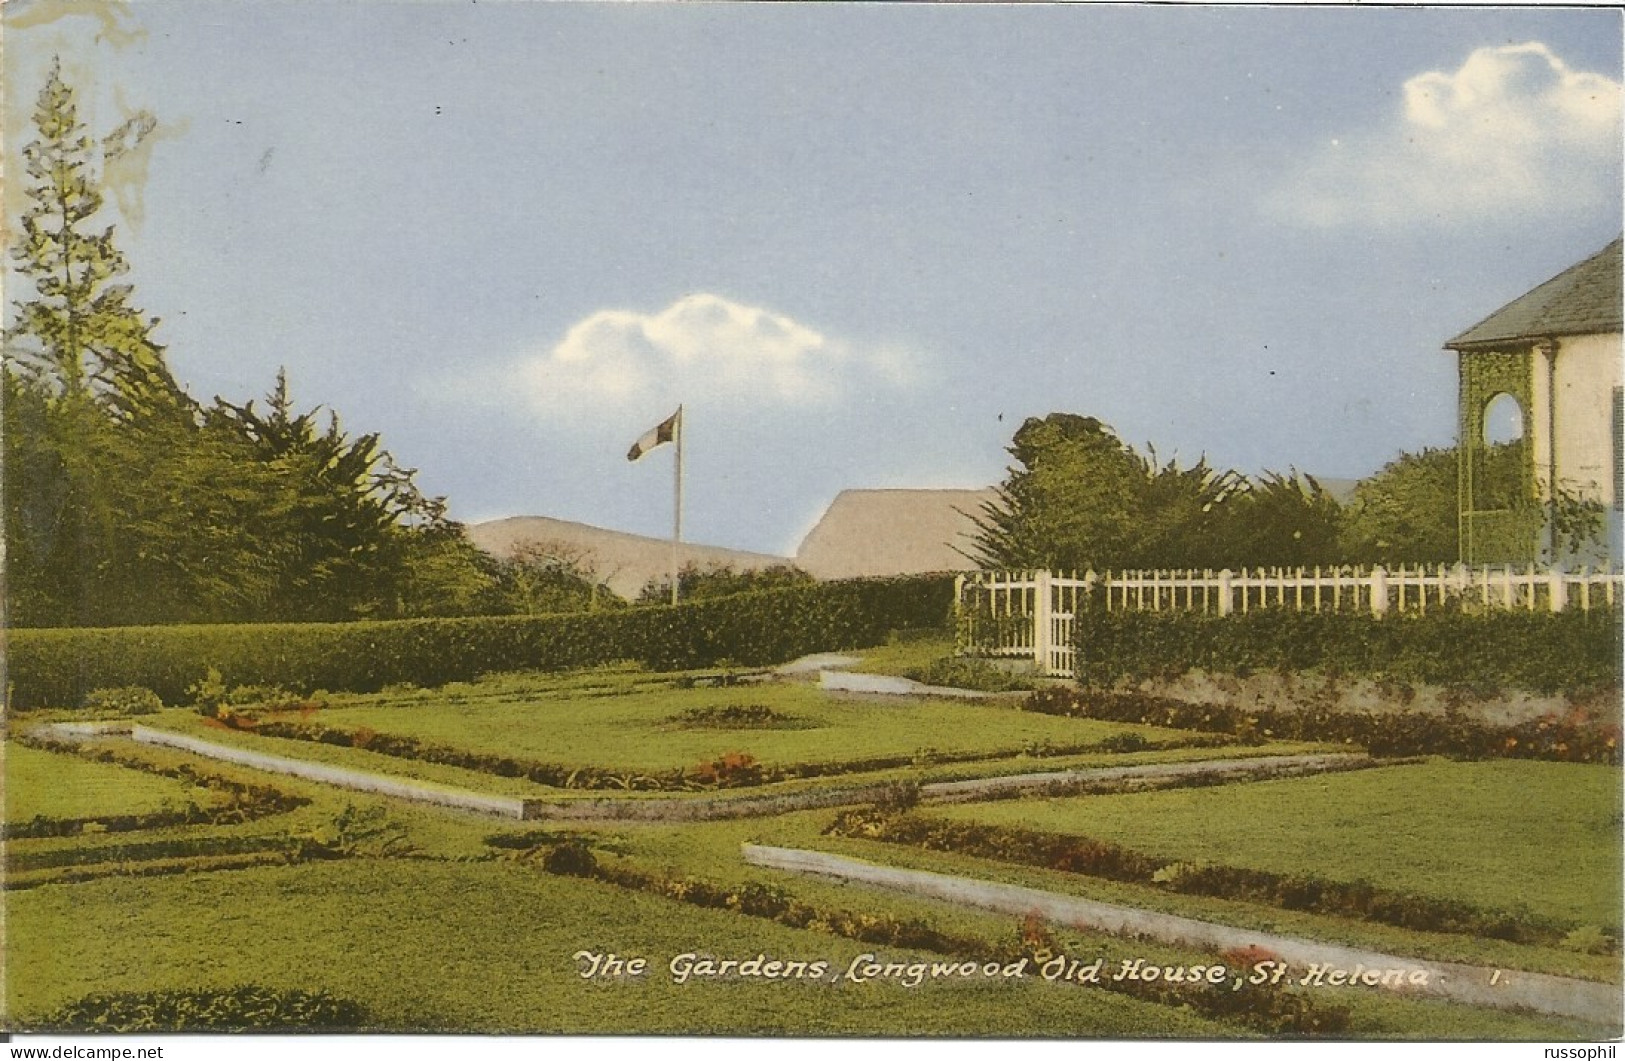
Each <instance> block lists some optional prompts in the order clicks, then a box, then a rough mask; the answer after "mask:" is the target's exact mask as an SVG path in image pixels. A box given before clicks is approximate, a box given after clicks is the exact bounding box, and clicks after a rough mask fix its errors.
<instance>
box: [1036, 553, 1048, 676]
mask: <svg viewBox="0 0 1625 1061" xmlns="http://www.w3.org/2000/svg"><path fill="white" fill-rule="evenodd" d="M1050 611H1051V601H1050V573H1049V569H1048V568H1045V569H1044V570H1042V571H1034V572H1033V660H1034V661H1035V662H1036V663H1037V664H1038V673H1040V674H1048V673H1049V643H1050V634H1051V630H1050Z"/></svg>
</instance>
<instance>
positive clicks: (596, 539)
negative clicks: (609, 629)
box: [468, 516, 790, 600]
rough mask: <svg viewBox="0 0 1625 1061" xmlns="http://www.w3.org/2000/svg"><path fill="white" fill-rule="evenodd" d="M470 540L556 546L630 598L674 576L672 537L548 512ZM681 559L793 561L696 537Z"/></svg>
mask: <svg viewBox="0 0 1625 1061" xmlns="http://www.w3.org/2000/svg"><path fill="white" fill-rule="evenodd" d="M468 539H469V541H471V542H473V543H474V544H475V545H477V546H479V547H480V548H481V549H484V550H485V551H486V552H488V553H491V554H492V555H493V556H500V557H509V556H512V555H513V552H514V550H515V549H516V548H517V547H518V546H519V545H521V544H523V543H526V542H531V543H534V544H537V545H541V546H545V547H551V548H556V549H557V550H558V551H559V553H560V555H562V556H566V557H571V558H573V559H575V560H576V561H577V562H578V564H579V566H580V567H581V568H582V569H583V571H584V572H589V571H590V572H591V574H592V575H593V576H594V577H596V578H597V579H599V580H601V581H602V582H603V584H604V585H606V586H608V587H609V588H610V589H611V590H612V591H613V592H614V593H616V594H617V595H618V596H622V597H625V598H627V599H628V600H632V599H634V598H636V597H637V595H638V592H639V591H640V590H641V589H643V586H644V584H645V583H647V582H648V581H649V580H650V579H656V580H660V579H669V578H671V539H669V538H648V537H645V536H643V535H641V534H627V533H625V532H624V531H613V530H606V529H604V528H603V527H594V526H591V525H589V524H586V523H573V522H571V521H569V520H563V519H553V518H551V517H548V516H510V517H508V518H507V519H494V520H488V521H486V522H484V523H475V524H472V525H470V526H469V527H468ZM678 558H679V560H680V562H681V563H684V564H690V563H692V564H695V565H696V566H698V567H700V568H701V569H704V568H707V567H712V566H725V567H731V568H733V569H734V570H735V571H758V570H760V569H762V568H764V567H775V566H777V565H780V564H788V563H790V558H789V557H788V556H773V555H771V554H768V553H750V552H745V551H743V550H740V549H723V548H720V547H718V546H714V545H698V544H694V543H691V542H683V543H682V545H681V546H680V547H679V550H678Z"/></svg>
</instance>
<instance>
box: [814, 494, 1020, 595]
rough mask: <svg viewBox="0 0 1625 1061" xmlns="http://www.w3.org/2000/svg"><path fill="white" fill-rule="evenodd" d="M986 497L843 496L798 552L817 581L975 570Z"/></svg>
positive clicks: (968, 495)
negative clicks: (978, 521) (978, 519)
mask: <svg viewBox="0 0 1625 1061" xmlns="http://www.w3.org/2000/svg"><path fill="white" fill-rule="evenodd" d="M996 496H997V495H996V494H995V493H994V491H993V489H992V488H991V487H990V488H988V489H985V490H843V491H841V492H840V494H838V495H837V496H836V498H835V500H834V501H833V502H831V503H830V506H829V508H828V509H827V510H826V511H825V512H824V516H823V518H822V519H820V520H819V521H818V524H817V526H815V527H813V529H812V530H811V531H809V532H808V534H807V537H806V538H804V539H802V542H801V547H800V548H798V549H797V550H796V566H797V567H799V568H801V569H802V570H803V571H806V572H807V573H808V574H809V575H812V576H813V577H814V578H824V579H830V578H862V577H865V576H870V575H913V574H921V573H923V572H927V571H969V570H971V569H973V568H974V567H975V566H976V565H975V564H973V563H971V562H970V561H969V560H967V559H966V558H965V557H964V555H963V554H962V553H961V552H959V550H961V549H962V550H965V551H967V552H968V551H969V550H970V547H971V542H972V540H973V539H974V537H975V535H976V525H975V523H974V522H972V520H971V516H972V515H980V514H981V510H982V505H983V504H984V503H986V502H988V501H992V500H993V499H994V498H995V497H996Z"/></svg>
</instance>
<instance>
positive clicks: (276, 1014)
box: [27, 984, 368, 1033]
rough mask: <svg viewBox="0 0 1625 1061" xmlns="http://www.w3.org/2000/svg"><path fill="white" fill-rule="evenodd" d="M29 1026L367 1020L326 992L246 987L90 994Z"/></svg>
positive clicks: (255, 1026)
mask: <svg viewBox="0 0 1625 1061" xmlns="http://www.w3.org/2000/svg"><path fill="white" fill-rule="evenodd" d="M27 1023H28V1024H29V1025H31V1026H32V1027H34V1028H38V1029H41V1030H46V1029H48V1030H51V1031H64V1032H65V1031H99V1032H120V1033H131V1032H182V1031H207V1032H243V1031H256V1032H296V1031H345V1030H355V1029H358V1028H361V1027H364V1026H365V1025H366V1024H367V1023H368V1017H367V1012H366V1010H365V1009H363V1008H362V1007H361V1005H360V1004H358V1003H356V1002H352V1001H349V1000H348V999H340V998H334V997H333V996H331V995H329V994H328V993H327V992H325V991H290V990H287V989H282V988H271V987H261V986H259V985H257V984H244V985H241V986H238V987H232V988H217V989H207V988H205V989H201V990H194V991H139V992H137V991H128V992H120V993H117V994H104V995H89V996H86V997H85V998H82V999H79V1000H78V1001H77V1002H70V1003H68V1004H67V1005H65V1006H62V1007H59V1008H58V1009H55V1010H52V1011H51V1012H49V1013H47V1014H45V1015H44V1016H43V1017H41V1018H39V1019H38V1020H36V1021H31V1022H27Z"/></svg>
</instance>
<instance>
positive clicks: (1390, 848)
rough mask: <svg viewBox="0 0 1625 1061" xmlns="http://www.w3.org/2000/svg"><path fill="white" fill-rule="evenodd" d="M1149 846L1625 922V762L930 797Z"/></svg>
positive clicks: (1431, 767)
mask: <svg viewBox="0 0 1625 1061" xmlns="http://www.w3.org/2000/svg"><path fill="white" fill-rule="evenodd" d="M930 813H932V814H940V815H942V816H945V817H953V818H960V819H964V820H967V821H976V822H984V823H988V824H994V825H1013V826H1019V827H1021V828H1026V829H1036V830H1041V831H1049V832H1058V833H1070V834H1076V835H1080V836H1090V837H1095V838H1098V839H1103V840H1110V841H1113V842H1116V843H1119V844H1122V845H1124V846H1127V847H1131V848H1134V849H1136V850H1139V851H1143V852H1145V853H1147V854H1151V855H1156V856H1160V857H1163V858H1168V859H1179V860H1183V861H1191V862H1214V863H1220V864H1226V865H1236V866H1246V867H1251V868H1256V869H1263V870H1270V871H1272V872H1276V873H1298V874H1312V875H1315V876H1321V877H1327V878H1331V879H1334V880H1358V879H1364V880H1367V881H1370V882H1372V883H1374V884H1379V885H1383V886H1386V887H1390V888H1395V889H1399V890H1402V891H1409V892H1415V893H1418V894H1422V895H1428V896H1433V897H1438V898H1453V899H1461V900H1465V901H1467V902H1470V903H1474V904H1477V905H1480V906H1485V907H1490V908H1494V909H1502V910H1517V909H1520V908H1524V907H1527V908H1528V909H1529V910H1531V911H1533V912H1535V913H1537V914H1545V915H1548V916H1551V917H1557V918H1561V919H1564V920H1568V921H1575V922H1578V923H1581V924H1592V925H1599V926H1609V925H1611V926H1616V927H1617V926H1618V925H1619V923H1620V902H1621V896H1620V858H1621V851H1620V775H1619V771H1618V770H1616V769H1612V768H1609V767H1603V766H1592V765H1581V764H1568V763H1540V762H1526V761H1514V760H1503V761H1495V762H1477V763H1468V762H1447V761H1443V760H1435V761H1430V762H1428V763H1424V764H1420V765H1415V766H1395V767H1388V768H1383V769H1375V770H1362V771H1355V772H1352V773H1340V774H1323V775H1318V776H1315V777H1305V778H1292V779H1284V780H1278V781H1262V782H1256V783H1253V784H1244V785H1224V786H1220V787H1216V788H1197V789H1172V790H1166V791H1161V792H1143V793H1134V794H1125V795H1112V796H1091V797H1086V798H1075V799H1052V800H1023V801H1021V802H1005V803H986V804H979V805H967V806H959V807H952V808H943V809H940V810H939V809H936V808H932V809H931V810H930Z"/></svg>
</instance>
